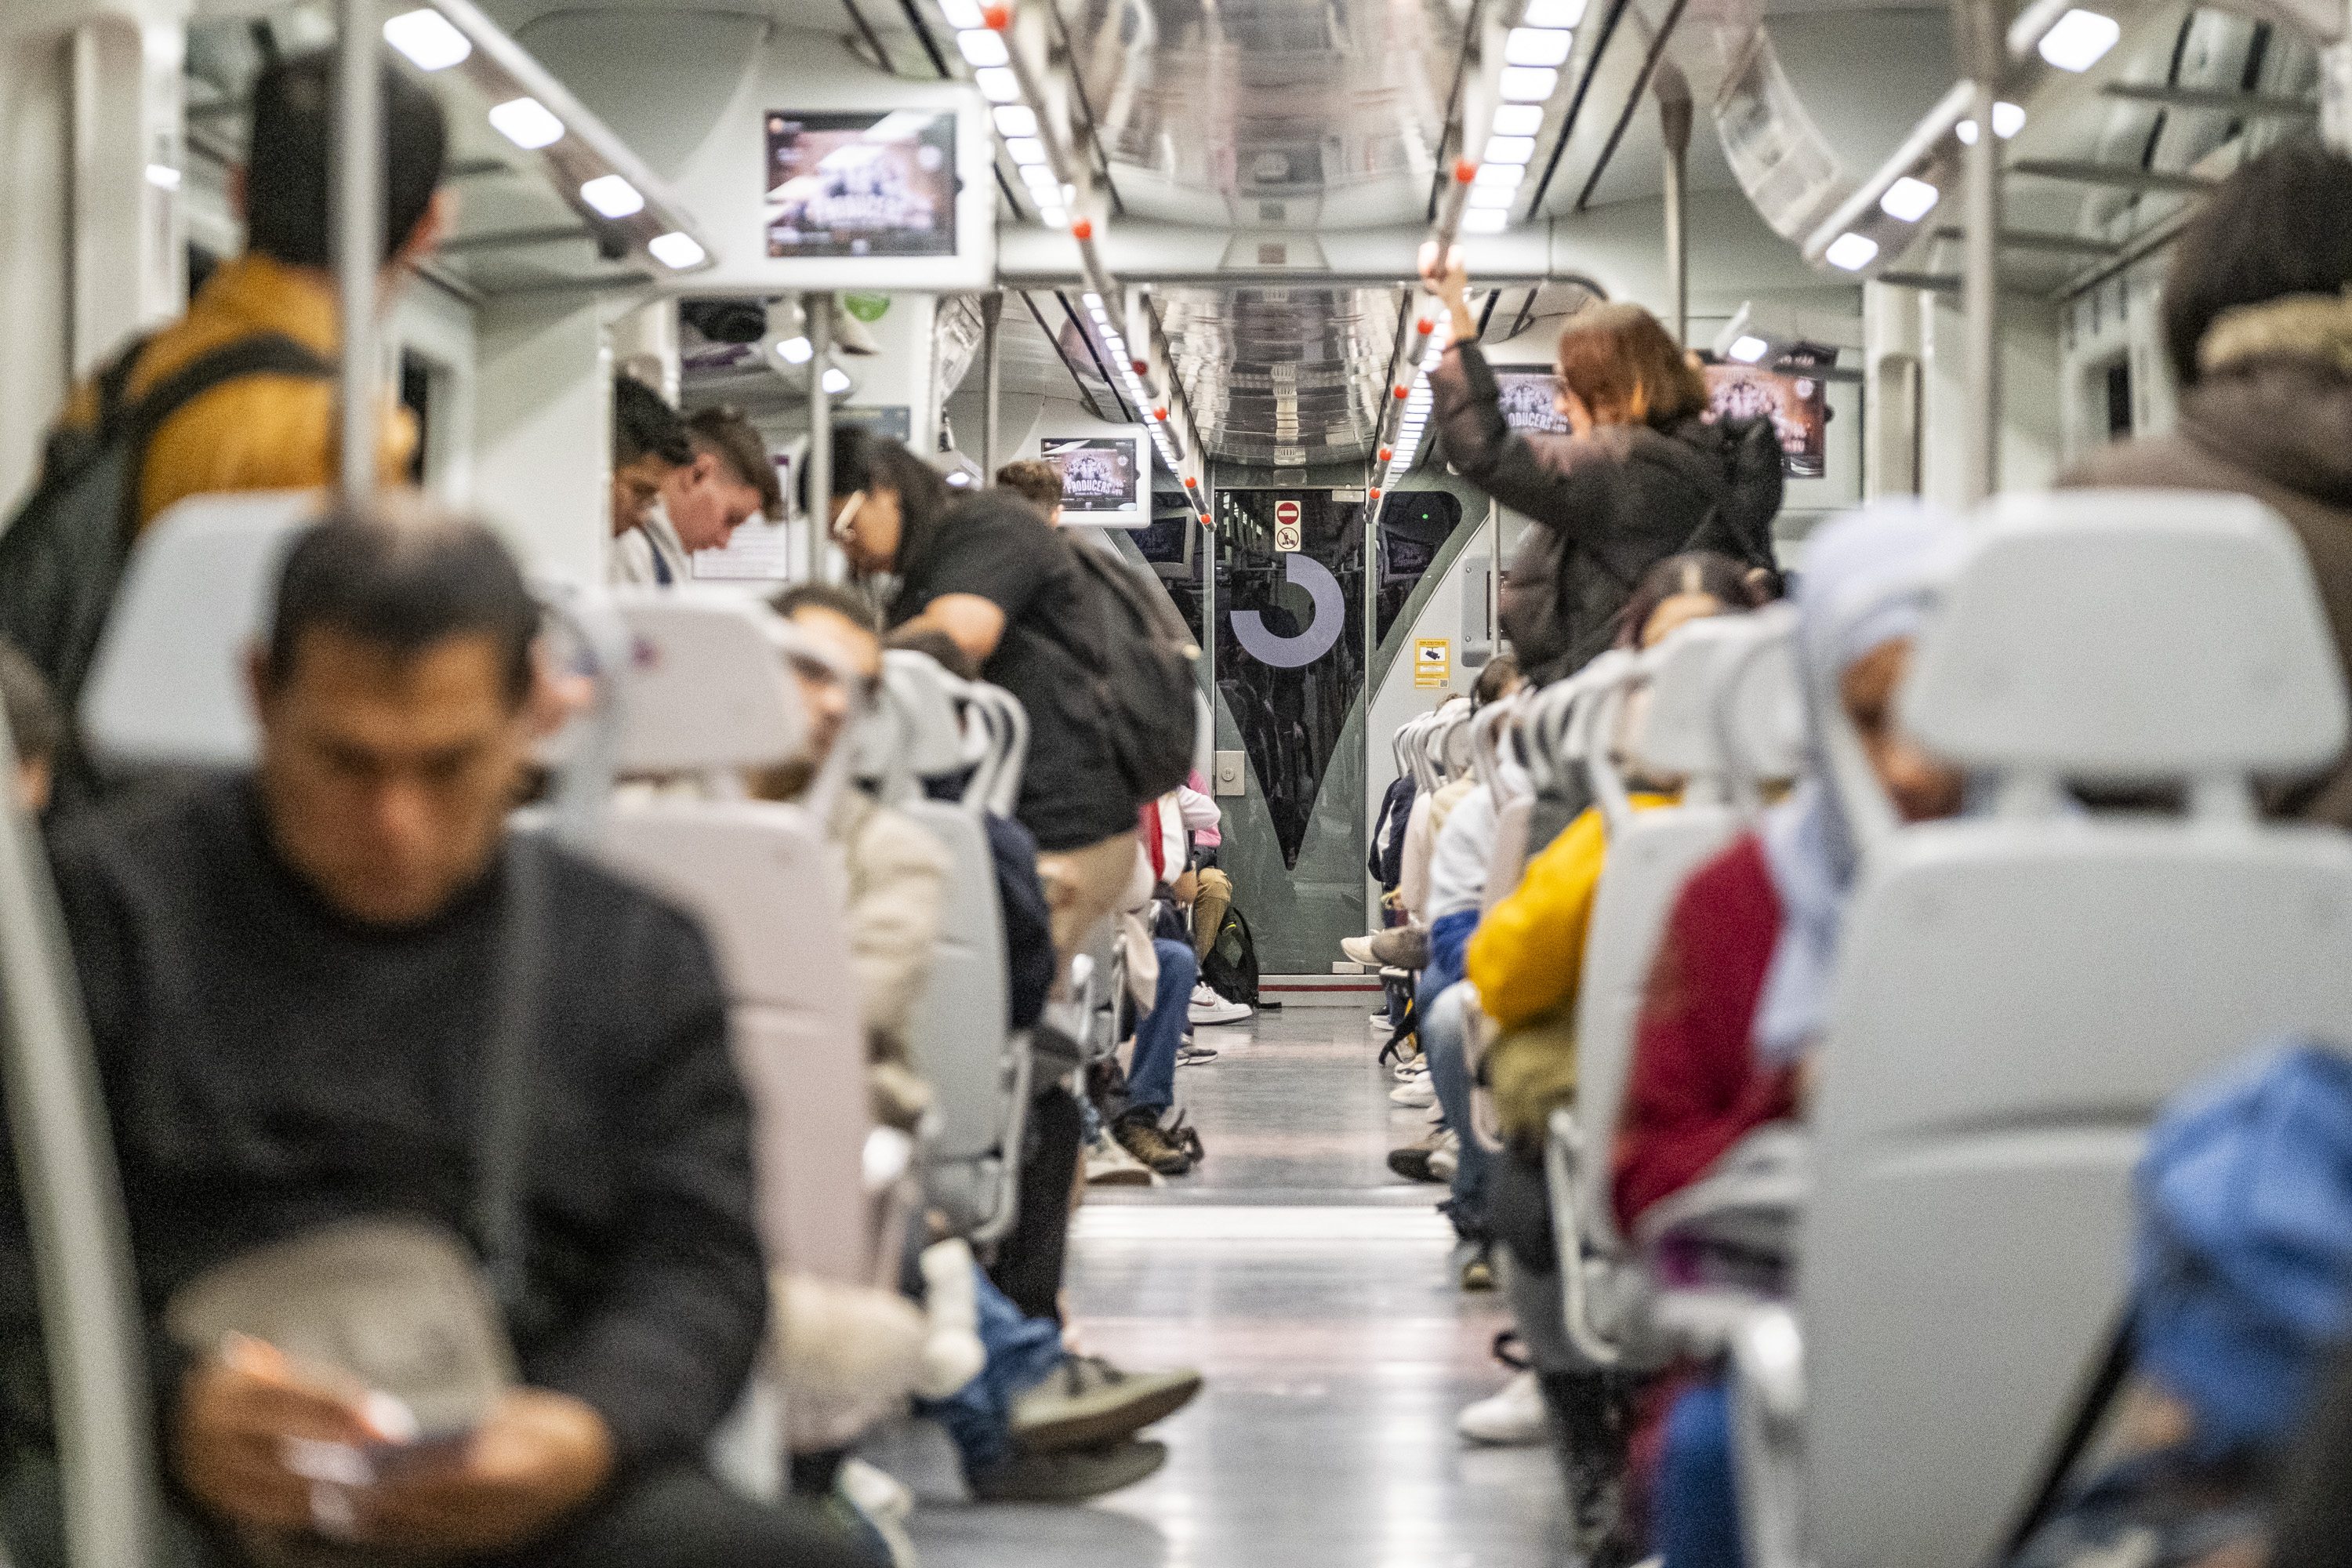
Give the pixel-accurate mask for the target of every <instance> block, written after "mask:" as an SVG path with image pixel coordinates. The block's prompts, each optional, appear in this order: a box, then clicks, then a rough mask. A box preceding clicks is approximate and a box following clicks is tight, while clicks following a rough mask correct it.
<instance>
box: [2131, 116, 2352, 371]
mask: <svg viewBox="0 0 2352 1568" xmlns="http://www.w3.org/2000/svg"><path fill="white" fill-rule="evenodd" d="M2347 285H2352V159H2347V158H2346V157H2345V156H2344V155H2343V154H2342V153H2335V152H2331V151H2329V150H2328V149H2327V148H2326V147H2323V146H2321V145H2320V144H2319V143H2318V142H2309V141H2303V142H2287V143H2285V144H2284V145H2283V146H2278V147H2273V148H2272V149H2271V150H2270V151H2269V152H2267V153H2263V155H2262V156H2261V157H2259V158H2256V159H2255V160H2254V161H2253V162H2252V163H2248V164H2246V165H2245V166H2244V167H2243V168H2242V169H2240V170H2239V171H2238V172H2237V173H2236V174H2231V176H2230V177H2229V178H2228V179H2226V180H2223V181H2222V182H2221V184H2219V185H2216V186H2215V187H2214V188H2213V191H2212V194H2211V195H2208V196H2207V197H2206V198H2205V205H2204V206H2203V207H2202V208H2201V209H2200V210H2199V212H2198V214H2197V216H2195V217H2193V218H2191V219H2190V220H2189V225H2188V226H2187V227H2186V228H2184V229H2182V230H2181V233H2180V238H2179V241H2178V242H2176V243H2175V244H2174V246H2173V247H2172V266H2171V269H2170V270H2169V271H2168V273H2167V274H2166V276H2165V279H2164V297H2163V306H2164V347H2165V353H2166V356H2167V357H2168V358H2169V359H2170V360H2171V362H2172V371H2173V374H2174V375H2175V376H2177V377H2178V378H2179V383H2180V384H2181V385H2183V386H2187V385H2189V384H2192V383H2193V382H2195V381H2196V380H2197V377H2198V367H2197V345H2198V344H2199V343H2200V342H2202V341H2203V340H2204V337H2205V333H2206V331H2207V329H2209V328H2210V327H2211V326H2212V324H2213V322H2214V320H2215V319H2216V318H2217V317H2219V316H2220V315H2221V313H2222V312H2223V311H2225V310H2231V309H2233V308H2235V307H2237V306H2240V305H2259V304H2262V303H2263V302H2264V301H2266V300H2276V299H2280V298H2282V297H2283V296H2285V295H2289V294H2328V295H2335V294H2341V293H2342V292H2343V291H2344V289H2345V288H2346V287H2347Z"/></svg>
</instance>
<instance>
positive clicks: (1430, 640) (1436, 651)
mask: <svg viewBox="0 0 2352 1568" xmlns="http://www.w3.org/2000/svg"><path fill="white" fill-rule="evenodd" d="M1453 679H1454V645H1453V643H1452V642H1451V641H1449V640H1448V639H1446V638H1444V637H1415V638H1414V639H1413V642H1412V683H1413V684H1414V685H1415V686H1418V687H1430V686H1444V685H1447V684H1449V683H1450V682H1451V681H1452V680H1453Z"/></svg>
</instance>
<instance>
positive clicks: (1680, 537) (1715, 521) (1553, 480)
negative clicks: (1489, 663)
mask: <svg viewBox="0 0 2352 1568" xmlns="http://www.w3.org/2000/svg"><path fill="white" fill-rule="evenodd" d="M1424 261H1425V264H1424V266H1423V272H1422V276H1423V280H1424V281H1426V282H1427V283H1428V285H1429V287H1430V288H1431V289H1433V291H1434V292H1435V293H1436V294H1437V295H1438V297H1439V298H1440V299H1442V300H1444V301H1445V305H1446V308H1447V311H1448V313H1449V316H1450V318H1451V323H1452V335H1453V340H1454V341H1453V346H1452V347H1450V348H1449V349H1447V350H1446V353H1445V357H1444V360H1443V361H1442V362H1441V363H1439V365H1438V367H1437V369H1436V370H1435V371H1434V372H1433V373H1432V374H1431V376H1430V384H1431V386H1432V389H1433V392H1434V395H1435V398H1434V402H1435V408H1434V412H1435V417H1436V424H1437V427H1438V431H1439V433H1440V435H1441V436H1442V437H1443V439H1444V452H1445V459H1446V461H1447V462H1448V463H1450V464H1452V465H1453V466H1454V468H1455V470H1456V471H1458V472H1459V473H1460V474H1461V475H1462V477H1463V478H1465V479H1468V480H1469V481H1470V482H1471V483H1472V484H1474V485H1476V486H1477V487H1478V488H1479V489H1483V490H1485V491H1486V493H1487V494H1488V495H1490V496H1493V497H1494V498H1495V499H1496V500H1498V501H1500V502H1502V503H1503V504H1504V505H1505V506H1507V507H1509V508H1511V509H1512V510H1514V511H1518V512H1523V513H1525V514H1526V515H1527V516H1528V518H1530V519H1532V520H1533V521H1535V522H1536V523H1537V524H1538V526H1537V527H1535V528H1532V529H1530V530H1528V533H1527V536H1526V538H1525V539H1524V540H1523V541H1522V542H1521V543H1520V545H1519V547H1518V550H1517V553H1516V554H1515V555H1514V556H1513V557H1512V559H1511V563H1510V565H1509V568H1508V570H1507V572H1506V574H1505V579H1504V584H1503V594H1502V601H1503V630H1504V633H1505V634H1506V635H1507V636H1508V637H1510V639H1511V646H1512V647H1514V648H1515V649H1516V650H1517V653H1518V656H1519V664H1520V667H1521V668H1523V669H1525V670H1526V671H1527V672H1528V677H1529V679H1533V680H1535V681H1537V682H1538V683H1542V682H1547V681H1551V680H1556V679H1559V677H1561V676H1563V675H1567V674H1570V673H1571V672H1573V671H1574V670H1575V669H1577V668H1579V667H1580V666H1581V665H1582V664H1583V663H1584V662H1585V661H1586V660H1588V659H1590V658H1592V656H1593V655H1595V654H1597V653H1599V652H1601V650H1602V649H1604V648H1606V647H1609V645H1610V643H1611V641H1612V637H1613V635H1614V633H1615V629H1616V626H1617V622H1618V617H1619V616H1620V613H1621V612H1622V609H1623V608H1624V605H1625V602H1626V600H1627V599H1628V598H1629V597H1630V596H1631V595H1632V594H1633V590H1634V587H1635V585H1636V584H1639V583H1640V582H1641V580H1642V578H1643V574H1645V573H1647V572H1648V571H1649V570H1650V568H1651V567H1653V566H1654V565H1656V564H1657V563H1659V562H1660V561H1663V560H1664V559H1665V558H1666V557H1668V556H1670V555H1676V554H1681V553H1684V552H1690V551H1700V550H1709V551H1716V552H1721V553H1723V554H1725V555H1728V556H1730V557H1732V558H1733V559H1734V560H1736V561H1738V562H1740V563H1743V564H1744V565H1746V566H1748V567H1750V568H1763V569H1766V570H1768V571H1769V570H1770V569H1771V568H1772V566H1773V557H1772V519H1773V517H1774V515H1775V514H1777V513H1778V512H1779V511H1780V440H1779V437H1778V436H1777V434H1776V433H1775V432H1774V430H1773V428H1772V424H1771V421H1769V419H1720V420H1710V419H1708V418H1707V417H1706V405H1707V394H1706V378H1705V377H1704V376H1703V375H1702V374H1700V372H1699V370H1698V367H1697V365H1696V364H1695V363H1693V362H1692V360H1691V358H1690V356H1689V355H1688V354H1686V353H1684V352H1683V350H1682V348H1681V347H1680V346H1679V345H1678V344H1676V343H1675V340H1674V338H1673V337H1672V336H1671V335H1670V334H1669V333H1668V332H1667V331H1666V330H1665V328H1664V327H1663V326H1661V325H1659V323H1658V319H1657V318H1656V317H1655V316H1653V315H1651V314H1650V312H1649V311H1647V310H1643V309H1642V307H1640V306H1639V305H1632V304H1607V305H1596V306H1592V307H1590V308H1588V309H1586V310H1580V311H1578V312H1577V313H1576V314H1575V315H1574V316H1571V317H1570V318H1569V322H1568V325H1567V326H1566V327H1565V328H1564V329H1562V331H1561V332H1560V335H1559V358H1558V362H1557V364H1556V366H1555V369H1556V371H1557V374H1558V375H1559V395H1558V399H1557V406H1558V408H1559V412H1560V415H1561V416H1562V417H1564V418H1565V419H1566V420H1567V421H1568V424H1569V428H1570V431H1571V432H1573V434H1572V435H1571V436H1570V438H1569V439H1567V440H1565V441H1560V442H1557V443H1555V444H1552V445H1551V446H1549V448H1548V449H1547V450H1545V451H1542V452H1538V450H1537V448H1536V447H1534V446H1533V445H1532V444H1531V443H1530V442H1529V441H1528V439H1527V437H1524V436H1521V435H1519V434H1518V433H1517V432H1516V431H1514V430H1512V429H1511V427H1510V426H1509V425H1508V424H1507V423H1506V422H1505V420H1504V418H1503V410H1502V403H1501V395H1500V392H1499V390H1498V389H1497V387H1496V381H1495V373H1494V372H1493V371H1492V370H1491V369H1489V368H1488V366H1487V364H1486V356H1485V354H1484V353H1481V352H1480V350H1479V347H1478V342H1477V337H1478V325H1477V321H1476V319H1475V317H1474V316H1473V315H1472V314H1471V311H1470V306H1469V299H1468V293H1469V275H1468V273H1467V271H1466V270H1465V268H1464V267H1463V265H1462V258H1461V252H1460V251H1459V250H1458V249H1457V250H1455V251H1454V252H1453V253H1451V254H1450V255H1449V256H1447V257H1446V258H1444V262H1443V263H1442V264H1441V263H1440V261H1439V260H1438V258H1437V256H1436V252H1435V249H1434V247H1431V248H1429V249H1428V250H1426V251H1424Z"/></svg>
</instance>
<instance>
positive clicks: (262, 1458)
mask: <svg viewBox="0 0 2352 1568" xmlns="http://www.w3.org/2000/svg"><path fill="white" fill-rule="evenodd" d="M365 1403H366V1391H365V1390H364V1389H362V1388H358V1387H355V1386H352V1385H349V1384H342V1383H338V1382H335V1381H333V1380H331V1379H328V1378H324V1377H321V1376H320V1375H318V1374H315V1373H309V1372H305V1371H303V1370H302V1369H300V1368H298V1367H297V1366H295V1365H294V1363H292V1362H290V1361H289V1360H288V1359H287V1357H286V1356H285V1354H284V1353H283V1352H280V1351H279V1350H278V1349H277V1347H275V1346H274V1345H268V1344H265V1343H263V1342H261V1341H259V1340H254V1339H247V1338H245V1337H243V1336H241V1335H237V1336H231V1337H230V1339H229V1340H228V1341H227V1342H226V1343H225V1344H223V1346H222V1347H221V1352H220V1353H219V1354H218V1355H217V1356H215V1358H213V1359H212V1360H210V1361H207V1362H205V1363H203V1364H201V1365H200V1366H198V1367H197V1368H196V1369H195V1370H194V1371H193V1372H191V1373H189V1374H188V1376H187V1379H186V1381H185V1382H184V1383H183V1384H181V1389H180V1405H179V1411H178V1415H177V1419H176V1420H175V1421H174V1422H173V1429H172V1437H173V1461H174V1466H175V1468H176V1470H177V1472H178V1475H179V1478H180V1482H181V1484H182V1485H183V1486H184V1487H186V1488H187V1489H188V1491H189V1494H190V1495H191V1496H193V1497H194V1499H195V1500H197V1501H198V1502H199V1503H202V1504H203V1505H204V1506H205V1508H207V1509H209V1510H212V1511H213V1512H214V1513H215V1514H217V1515H219V1516H220V1517H221V1518H222V1519H224V1520H226V1521H228V1522H229V1523H231V1524H233V1525H236V1526H239V1527H241V1528H243V1529H245V1530H247V1531H260V1532H263V1533H268V1534H277V1535H293V1534H299V1533H302V1532H306V1531H311V1530H312V1529H314V1528H315V1527H316V1525H317V1524H318V1522H319V1516H318V1504H319V1498H320V1491H319V1485H318V1483H317V1482H316V1481H315V1480H314V1479H311V1478H310V1477H308V1476H305V1475H302V1474H299V1473H298V1472H297V1471H296V1470H295V1469H294V1468H292V1467H291V1466H290V1465H289V1458H290V1457H291V1454H292V1453H293V1452H295V1451H297V1450H299V1448H300V1447H301V1446H303V1445H306V1444H314V1445H320V1446H326V1447H336V1446H340V1447H347V1448H349V1449H352V1450H353V1451H357V1450H358V1449H360V1448H362V1447H364V1446H366V1445H367V1444H370V1443H377V1442H381V1441H383V1439H384V1437H385V1436H386V1434H384V1433H383V1432H381V1431H379V1430H378V1429H377V1428H376V1427H375V1426H374V1425H373V1424H372V1423H371V1422H370V1421H369V1420H368V1418H367V1415H366V1414H365Z"/></svg>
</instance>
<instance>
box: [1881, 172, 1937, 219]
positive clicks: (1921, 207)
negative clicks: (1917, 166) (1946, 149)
mask: <svg viewBox="0 0 2352 1568" xmlns="http://www.w3.org/2000/svg"><path fill="white" fill-rule="evenodd" d="M1937 195H1938V193H1937V189H1936V187H1935V186H1933V185H1931V184H1928V183H1927V181H1925V180H1915V179H1913V178H1912V177H1911V176H1910V175H1908V174H1906V175H1904V176H1903V177H1902V178H1901V179H1899V180H1897V181H1895V183H1894V184H1891V185H1889V186H1887V187H1886V194H1885V195H1883V196H1881V197H1879V198H1878V210H1879V211H1881V212H1883V213H1885V215H1886V216H1888V217H1891V218H1900V219H1901V220H1902V221H1903V222H1905V223H1917V222H1918V221H1919V220H1920V219H1921V218H1923V217H1926V216H1927V215H1928V214H1929V213H1930V212H1932V211H1934V210H1935V206H1936V202H1937Z"/></svg>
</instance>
